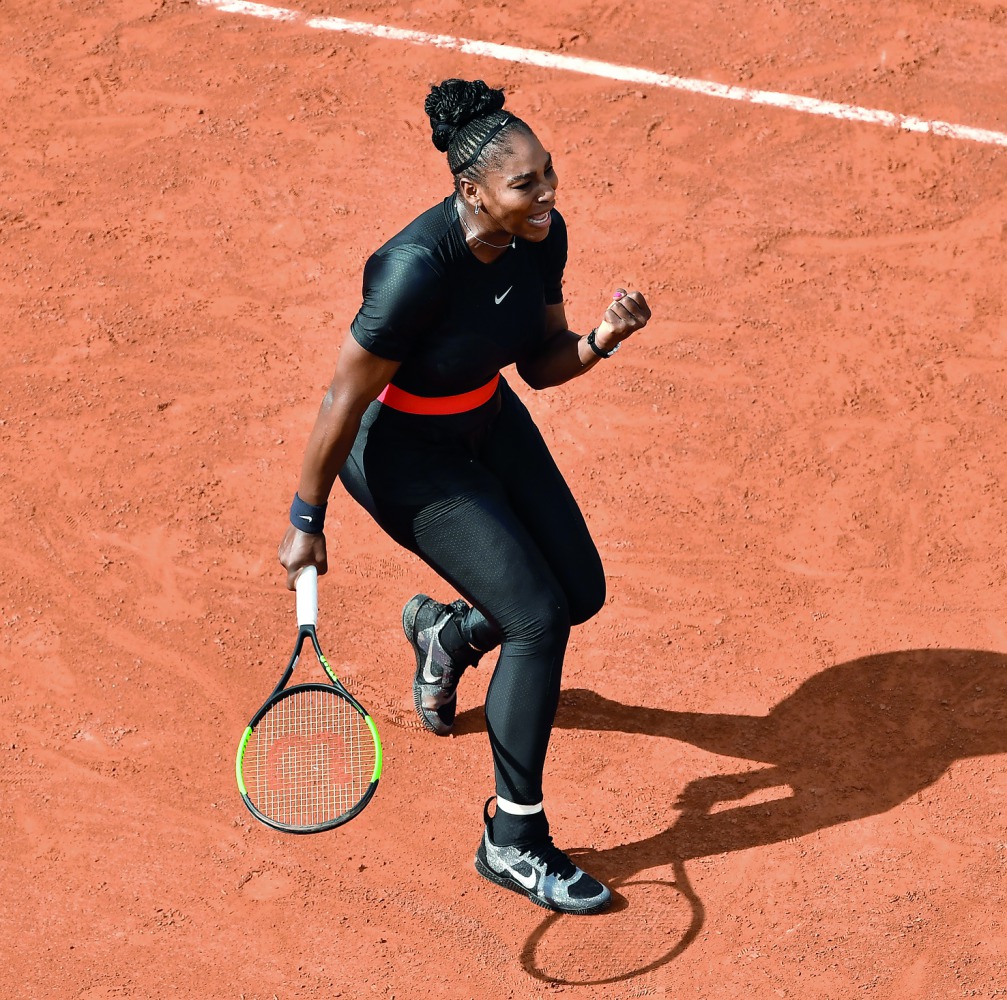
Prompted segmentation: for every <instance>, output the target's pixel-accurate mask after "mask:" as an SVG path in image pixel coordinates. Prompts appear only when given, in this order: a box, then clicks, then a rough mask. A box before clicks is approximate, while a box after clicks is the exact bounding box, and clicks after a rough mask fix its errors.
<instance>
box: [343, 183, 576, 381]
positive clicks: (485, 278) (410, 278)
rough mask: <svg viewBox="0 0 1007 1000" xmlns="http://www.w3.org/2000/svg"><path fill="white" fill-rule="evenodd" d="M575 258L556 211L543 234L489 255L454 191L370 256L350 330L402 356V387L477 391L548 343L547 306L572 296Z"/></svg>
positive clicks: (378, 350)
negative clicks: (569, 285) (567, 278)
mask: <svg viewBox="0 0 1007 1000" xmlns="http://www.w3.org/2000/svg"><path fill="white" fill-rule="evenodd" d="M566 257H567V236H566V224H565V223H564V222H563V218H562V216H561V215H560V214H559V213H558V212H557V211H555V209H554V210H553V213H552V225H551V227H550V229H549V234H548V235H547V236H546V238H545V239H544V240H543V241H542V242H540V243H529V242H527V241H525V240H520V239H519V240H518V241H517V245H516V246H515V247H514V248H513V249H510V250H507V251H506V252H505V253H503V254H501V255H500V257H499V258H497V260H495V261H493V262H492V263H491V264H485V263H483V262H482V261H480V260H478V259H477V258H476V257H475V255H474V254H473V253H472V251H471V250H470V249H469V247H468V245H467V244H466V243H465V239H464V237H463V234H462V231H461V228H460V223H459V221H458V212H457V207H456V203H455V196H454V195H450V196H449V197H447V198H445V199H444V201H442V202H441V203H440V204H439V205H435V206H434V207H433V208H431V209H429V210H428V211H426V212H424V213H423V214H422V215H421V216H419V217H418V218H417V219H415V220H414V221H413V222H411V223H410V224H409V225H408V226H406V228H405V229H403V230H402V231H401V232H400V233H398V234H397V235H396V236H393V237H392V238H391V239H390V240H389V241H388V242H387V243H386V244H385V245H384V246H383V247H381V248H380V249H379V250H377V251H376V252H375V253H374V254H372V255H371V257H370V258H369V259H368V261H367V264H366V266H365V267H364V280H363V296H364V300H363V304H362V305H361V307H360V311H359V312H358V313H357V315H356V317H355V318H354V320H353V323H352V325H351V326H350V330H351V332H352V334H353V337H354V339H355V340H356V341H357V343H358V344H360V346H361V347H363V348H364V349H365V350H368V351H370V352H371V353H372V354H376V355H378V357H381V358H386V359H388V360H390V361H399V362H401V366H400V368H399V369H398V371H397V372H396V373H395V377H394V378H393V379H392V383H393V384H394V385H396V386H397V387H398V388H400V389H404V390H405V391H406V392H411V393H413V394H414V395H417V396H454V395H457V394H459V393H463V392H470V391H471V390H473V389H477V388H479V387H480V386H482V385H485V384H486V383H487V382H488V381H489V380H490V379H491V378H493V376H494V375H495V374H496V373H497V372H498V371H500V369H501V368H504V367H505V366H507V365H510V364H514V363H516V362H520V361H522V360H523V359H525V358H527V357H530V356H532V355H534V353H535V352H536V350H537V349H538V348H539V347H540V346H541V344H542V342H543V339H544V336H545V329H546V326H545V307H546V306H547V305H555V304H558V303H560V302H562V301H563V269H564V268H565V266H566Z"/></svg>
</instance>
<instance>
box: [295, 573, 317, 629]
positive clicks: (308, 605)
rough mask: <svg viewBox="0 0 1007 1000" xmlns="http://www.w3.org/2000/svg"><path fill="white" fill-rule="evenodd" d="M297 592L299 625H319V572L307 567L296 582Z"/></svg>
mask: <svg viewBox="0 0 1007 1000" xmlns="http://www.w3.org/2000/svg"><path fill="white" fill-rule="evenodd" d="M294 589H295V590H296V592H297V625H298V628H300V626H302V625H317V624H318V570H317V568H316V567H314V566H305V567H304V569H302V570H301V571H300V572H299V573H298V574H297V579H296V580H294Z"/></svg>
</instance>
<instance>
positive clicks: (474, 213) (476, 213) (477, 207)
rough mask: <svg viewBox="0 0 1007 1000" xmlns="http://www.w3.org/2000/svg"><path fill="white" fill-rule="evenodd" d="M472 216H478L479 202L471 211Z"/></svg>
mask: <svg viewBox="0 0 1007 1000" xmlns="http://www.w3.org/2000/svg"><path fill="white" fill-rule="evenodd" d="M472 214H473V215H478V214H479V202H476V207H475V209H473V211H472Z"/></svg>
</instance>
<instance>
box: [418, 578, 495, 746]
mask: <svg viewBox="0 0 1007 1000" xmlns="http://www.w3.org/2000/svg"><path fill="white" fill-rule="evenodd" d="M468 610H469V606H468V605H467V604H466V603H465V602H464V601H461V600H458V601H454V602H453V603H451V604H441V603H440V602H439V601H435V600H434V599H433V598H432V597H427V595H426V594H417V595H416V596H415V597H414V598H412V600H410V601H409V602H408V603H407V604H406V606H405V607H404V608H403V609H402V631H403V632H405V634H406V638H407V639H408V640H409V643H410V645H411V646H412V647H413V652H414V653H415V654H416V675H415V677H414V678H413V704H414V705H415V706H416V714H417V715H418V716H419V717H420V722H422V723H423V726H424V728H426V729H429V730H430V732H432V733H437V735H438V736H447V735H448V734H449V733H450V732H451V729H452V727H453V726H454V722H455V709H456V707H457V704H458V697H457V696H458V681H459V680H460V679H461V676H462V674H463V673H464V672H465V669H466V668H467V667H473V666H475V665H476V664H477V663H478V662H479V658H480V657H481V656H482V653H480V652H479V651H478V650H476V649H473V648H472V647H471V646H470V645H469V644H468V643H467V642H465V641H464V639H462V636H461V631H460V627H459V625H460V621H461V619H462V618H463V617H464V616H465V614H466V612H467V611H468Z"/></svg>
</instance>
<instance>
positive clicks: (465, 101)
mask: <svg viewBox="0 0 1007 1000" xmlns="http://www.w3.org/2000/svg"><path fill="white" fill-rule="evenodd" d="M503 106H504V92H503V91H502V90H493V89H492V88H490V87H488V86H487V85H486V84H485V83H484V82H483V81H482V80H445V81H443V83H441V84H440V85H439V86H432V87H431V88H430V93H429V94H428V95H427V98H426V101H425V102H424V110H425V111H426V113H427V117H428V118H429V119H430V129H431V133H432V139H433V143H434V146H436V147H437V149H439V150H440V151H441V152H442V153H447V154H448V167H449V168H450V169H451V173H452V174H453V175H454V177H455V186H456V187H457V185H458V179H459V177H460V176H461V175H462V174H463V173H464V174H465V176H467V177H471V178H472V179H473V180H476V181H479V180H481V179H482V177H483V175H484V174H485V172H486V169H487V168H489V167H492V166H494V165H495V164H496V163H498V162H499V160H500V159H501V158H502V157H503V156H504V155H506V154H507V153H510V152H511V148H510V146H509V145H508V143H507V141H506V139H507V136H508V134H510V133H511V132H512V130H521V131H524V132H526V133H528V134H530V133H531V129H530V128H529V127H528V126H527V125H526V124H525V123H524V122H523V121H521V119H520V118H517V117H515V116H514V115H512V114H511V113H510V112H509V111H504V110H503Z"/></svg>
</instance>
